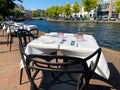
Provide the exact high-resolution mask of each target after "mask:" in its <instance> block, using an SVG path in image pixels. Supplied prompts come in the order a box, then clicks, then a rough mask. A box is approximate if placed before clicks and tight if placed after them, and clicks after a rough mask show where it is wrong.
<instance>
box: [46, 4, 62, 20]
mask: <svg viewBox="0 0 120 90" xmlns="http://www.w3.org/2000/svg"><path fill="white" fill-rule="evenodd" d="M46 14H47V16H48V17H52V18H55V17H58V16H59V14H60V7H58V6H52V7H50V8H48V9H47V10H46Z"/></svg>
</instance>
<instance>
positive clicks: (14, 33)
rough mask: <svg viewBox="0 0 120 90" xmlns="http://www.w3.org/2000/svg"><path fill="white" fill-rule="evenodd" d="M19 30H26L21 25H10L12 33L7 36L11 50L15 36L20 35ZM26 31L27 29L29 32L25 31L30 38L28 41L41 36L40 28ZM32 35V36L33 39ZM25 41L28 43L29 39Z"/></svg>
mask: <svg viewBox="0 0 120 90" xmlns="http://www.w3.org/2000/svg"><path fill="white" fill-rule="evenodd" d="M17 30H24V32H25V29H23V27H22V26H20V27H17V26H10V33H9V34H8V38H7V45H8V43H9V44H10V51H11V48H12V43H13V38H14V37H18V36H17ZM26 31H27V33H24V34H25V35H26V36H27V37H28V39H29V41H28V42H30V41H31V40H33V39H35V38H38V37H39V30H38V29H37V28H35V29H31V30H26ZM28 32H29V33H28ZM30 37H32V39H31V38H30ZM9 39H10V40H9ZM24 41H25V37H24ZM25 42H26V44H27V43H28V42H27V41H25Z"/></svg>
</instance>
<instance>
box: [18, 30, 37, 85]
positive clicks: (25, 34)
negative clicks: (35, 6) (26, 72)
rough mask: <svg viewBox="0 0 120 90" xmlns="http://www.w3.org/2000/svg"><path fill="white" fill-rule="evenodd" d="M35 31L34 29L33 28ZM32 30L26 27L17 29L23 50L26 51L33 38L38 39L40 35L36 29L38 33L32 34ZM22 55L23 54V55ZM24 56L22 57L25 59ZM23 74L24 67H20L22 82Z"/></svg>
mask: <svg viewBox="0 0 120 90" xmlns="http://www.w3.org/2000/svg"><path fill="white" fill-rule="evenodd" d="M32 31H34V30H32ZM32 31H31V30H30V31H28V30H25V29H18V31H17V36H18V39H19V47H20V46H21V47H22V50H23V51H24V48H25V47H26V45H27V44H28V43H29V42H30V41H31V40H33V39H36V38H37V37H38V35H39V32H38V31H35V32H37V34H35V33H34V34H32ZM21 57H22V55H21ZM23 58H24V57H22V59H23ZM22 74H23V68H21V69H20V84H21V83H22Z"/></svg>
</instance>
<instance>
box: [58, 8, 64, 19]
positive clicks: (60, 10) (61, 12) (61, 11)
mask: <svg viewBox="0 0 120 90" xmlns="http://www.w3.org/2000/svg"><path fill="white" fill-rule="evenodd" d="M63 9H64V6H60V7H59V12H60V14H61V17H62V15H63V13H64V11H63Z"/></svg>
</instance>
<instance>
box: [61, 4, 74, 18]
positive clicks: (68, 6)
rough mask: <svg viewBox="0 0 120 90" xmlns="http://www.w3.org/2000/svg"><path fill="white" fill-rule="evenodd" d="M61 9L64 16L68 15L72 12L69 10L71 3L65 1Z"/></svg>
mask: <svg viewBox="0 0 120 90" xmlns="http://www.w3.org/2000/svg"><path fill="white" fill-rule="evenodd" d="M63 11H64V14H65V15H66V16H69V15H70V14H71V12H72V10H71V5H70V4H68V3H66V5H65V6H64V8H63Z"/></svg>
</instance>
